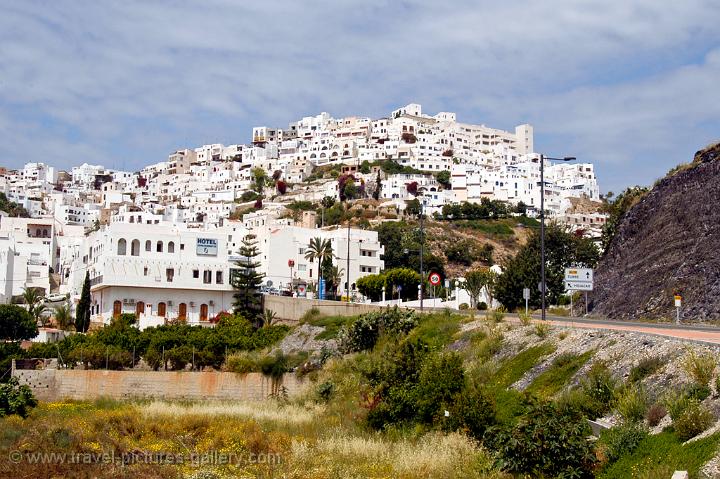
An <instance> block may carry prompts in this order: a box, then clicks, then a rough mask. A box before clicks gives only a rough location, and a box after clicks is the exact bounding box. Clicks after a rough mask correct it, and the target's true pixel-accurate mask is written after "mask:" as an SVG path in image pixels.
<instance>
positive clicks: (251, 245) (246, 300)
mask: <svg viewBox="0 0 720 479" xmlns="http://www.w3.org/2000/svg"><path fill="white" fill-rule="evenodd" d="M239 254H240V259H239V260H238V261H237V262H236V265H237V266H238V269H237V270H236V271H235V272H234V273H235V274H234V275H233V276H232V277H231V278H230V280H231V281H232V286H233V288H234V289H235V294H234V299H235V301H234V304H233V306H234V308H235V312H236V313H237V314H241V315H242V316H243V317H245V318H247V319H249V320H250V321H252V322H253V323H254V324H255V326H256V327H260V326H262V322H263V312H264V311H263V295H262V293H261V291H260V286H262V279H263V274H262V273H260V272H258V270H257V269H258V268H259V267H260V263H259V262H258V261H256V260H255V258H257V257H258V256H259V255H260V250H259V249H258V246H257V240H256V239H255V236H254V235H247V236H245V237H244V238H243V239H242V245H241V246H240V251H239Z"/></svg>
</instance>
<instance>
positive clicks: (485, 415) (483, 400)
mask: <svg viewBox="0 0 720 479" xmlns="http://www.w3.org/2000/svg"><path fill="white" fill-rule="evenodd" d="M448 412H449V413H450V415H449V416H448V417H447V418H444V422H443V429H445V430H447V431H463V432H465V433H467V434H468V435H469V436H471V437H473V438H475V439H476V440H478V441H480V440H482V438H483V435H484V434H485V431H487V429H488V428H489V427H491V426H493V425H494V424H495V402H494V401H493V400H492V398H491V397H490V395H489V394H488V393H487V392H485V391H484V390H482V389H480V388H477V387H468V388H466V390H464V391H463V392H461V393H459V394H456V395H455V397H454V398H453V401H452V404H451V405H450V406H449V407H448Z"/></svg>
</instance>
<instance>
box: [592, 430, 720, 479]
mask: <svg viewBox="0 0 720 479" xmlns="http://www.w3.org/2000/svg"><path fill="white" fill-rule="evenodd" d="M718 446H720V433H716V434H713V435H711V436H708V437H706V438H703V439H699V440H697V441H693V442H691V443H689V444H687V445H685V446H683V444H682V442H681V441H680V440H679V439H678V438H677V437H676V436H675V434H673V433H671V432H663V433H660V434H657V435H654V436H648V437H647V438H646V439H645V440H644V441H643V442H641V443H640V445H639V446H638V448H637V449H636V450H635V451H634V452H633V453H632V454H629V455H624V456H622V457H621V458H620V459H619V460H618V461H617V462H616V463H614V464H612V465H611V466H609V467H607V468H605V469H604V470H603V471H602V472H601V473H600V474H599V475H598V477H599V478H601V479H614V478H617V477H632V478H647V479H651V478H659V477H670V476H672V473H673V471H688V472H689V473H690V477H691V478H696V477H698V471H699V470H700V468H701V467H702V466H703V465H704V464H705V463H706V462H707V461H709V460H710V459H711V458H712V457H713V456H714V455H715V453H716V452H717V448H718Z"/></svg>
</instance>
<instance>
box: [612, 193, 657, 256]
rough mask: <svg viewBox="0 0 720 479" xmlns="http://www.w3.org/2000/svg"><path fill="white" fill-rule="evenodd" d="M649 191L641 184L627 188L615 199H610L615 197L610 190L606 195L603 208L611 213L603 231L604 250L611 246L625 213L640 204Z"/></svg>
mask: <svg viewBox="0 0 720 479" xmlns="http://www.w3.org/2000/svg"><path fill="white" fill-rule="evenodd" d="M647 193H648V189H647V188H644V187H640V186H635V187H632V188H627V189H626V190H625V191H623V192H622V193H620V194H619V195H618V196H617V197H615V201H612V202H611V201H610V199H611V198H612V197H613V193H612V192H609V193H608V194H607V195H605V203H604V204H603V210H604V212H605V213H608V214H609V217H608V219H607V221H606V222H605V226H603V231H602V248H603V251H605V250H607V248H608V246H610V242H612V239H613V238H614V237H615V233H617V230H618V228H619V227H620V223H621V222H622V220H623V218H624V217H625V214H626V213H627V212H628V211H630V209H631V208H632V207H633V206H635V205H636V204H638V203H639V202H640V200H642V199H643V198H644V197H645V195H646V194H647Z"/></svg>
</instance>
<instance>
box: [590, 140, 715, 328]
mask: <svg viewBox="0 0 720 479" xmlns="http://www.w3.org/2000/svg"><path fill="white" fill-rule="evenodd" d="M675 293H679V294H680V295H681V296H682V297H683V308H682V318H683V319H684V320H692V321H707V320H713V319H720V143H719V144H716V145H713V146H711V147H709V148H706V149H705V150H702V151H699V152H698V153H696V155H695V159H694V161H693V162H692V163H691V164H690V165H686V166H684V167H680V168H678V169H677V171H676V172H675V173H673V174H671V175H668V177H666V178H664V179H663V180H661V181H659V182H658V183H657V184H656V185H655V187H654V188H653V189H652V190H651V191H650V192H649V193H648V194H647V195H646V196H645V197H644V198H643V199H642V200H641V201H640V202H639V203H638V204H637V205H635V206H634V207H632V208H631V209H630V210H629V211H628V212H627V213H626V214H625V216H624V218H623V219H622V221H621V223H620V226H619V228H618V231H617V234H616V236H615V237H614V238H613V240H612V241H611V243H610V245H609V247H608V249H607V252H606V254H605V255H604V256H603V258H602V259H601V261H600V264H599V265H598V269H597V271H596V274H595V291H594V292H593V294H592V299H591V303H590V308H591V310H592V313H593V314H598V315H603V316H607V317H610V318H618V319H642V318H649V319H659V318H669V319H671V318H674V317H675V307H674V300H673V295H674V294H675Z"/></svg>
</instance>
